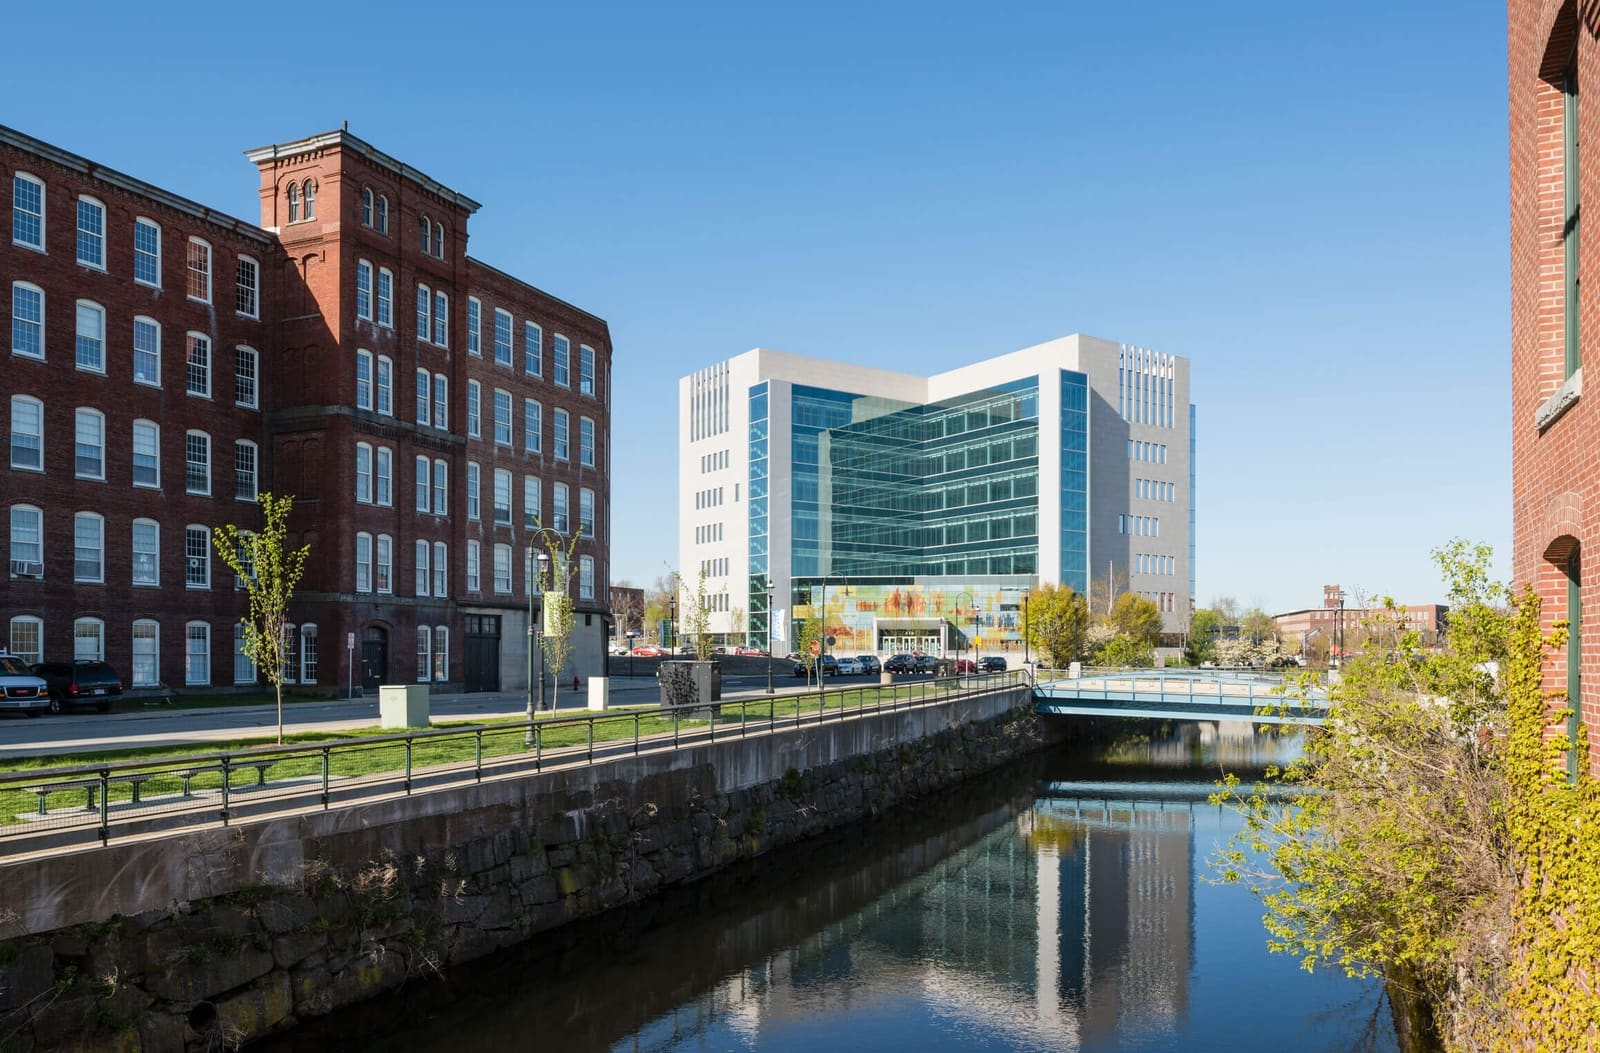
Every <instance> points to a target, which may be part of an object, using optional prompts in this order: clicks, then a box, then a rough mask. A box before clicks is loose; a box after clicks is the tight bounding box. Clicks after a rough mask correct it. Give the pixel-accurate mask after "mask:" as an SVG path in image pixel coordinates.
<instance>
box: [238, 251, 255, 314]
mask: <svg viewBox="0 0 1600 1053" xmlns="http://www.w3.org/2000/svg"><path fill="white" fill-rule="evenodd" d="M233 287H234V296H233V309H234V311H236V312H237V313H239V314H241V315H244V317H246V318H259V317H261V264H259V263H257V262H256V261H255V260H253V259H251V258H250V257H249V256H240V257H239V266H238V267H237V268H236V269H235V271H234V279H233Z"/></svg>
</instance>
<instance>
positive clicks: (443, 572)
mask: <svg viewBox="0 0 1600 1053" xmlns="http://www.w3.org/2000/svg"><path fill="white" fill-rule="evenodd" d="M433 594H434V595H435V596H448V595H450V549H449V547H448V546H447V545H446V544H445V543H444V542H443V541H435V542H434V543H433Z"/></svg>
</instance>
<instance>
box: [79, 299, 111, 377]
mask: <svg viewBox="0 0 1600 1053" xmlns="http://www.w3.org/2000/svg"><path fill="white" fill-rule="evenodd" d="M76 355H77V364H78V368H79V369H82V370H87V371H88V372H90V373H104V372H105V371H106V310H105V308H104V307H101V306H100V305H99V304H97V303H90V302H89V301H88V300H79V301H78V340H77V345H76Z"/></svg>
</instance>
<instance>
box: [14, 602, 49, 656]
mask: <svg viewBox="0 0 1600 1053" xmlns="http://www.w3.org/2000/svg"><path fill="white" fill-rule="evenodd" d="M10 646H11V653H12V654H13V655H15V656H16V658H17V659H18V660H19V661H21V662H22V664H23V665H32V664H33V663H35V662H42V661H44V619H43V618H37V617H34V616H33V615H31V614H19V615H17V616H16V617H15V618H12V619H11V636H10Z"/></svg>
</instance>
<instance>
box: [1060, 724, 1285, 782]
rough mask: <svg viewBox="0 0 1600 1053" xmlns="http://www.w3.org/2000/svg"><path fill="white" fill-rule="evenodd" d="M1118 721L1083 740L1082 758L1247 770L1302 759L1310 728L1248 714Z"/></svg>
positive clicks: (1193, 768)
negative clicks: (1258, 720)
mask: <svg viewBox="0 0 1600 1053" xmlns="http://www.w3.org/2000/svg"><path fill="white" fill-rule="evenodd" d="M1114 724H1115V725H1116V726H1115V729H1114V732H1113V733H1112V734H1108V735H1105V736H1102V737H1100V738H1099V739H1097V740H1090V741H1084V742H1082V743H1081V744H1080V745H1079V746H1078V747H1077V753H1076V758H1077V759H1078V760H1079V761H1081V760H1083V759H1085V758H1093V759H1094V760H1096V761H1100V762H1104V763H1108V764H1117V765H1139V766H1146V767H1152V768H1169V769H1174V770H1182V771H1185V772H1187V773H1188V774H1189V777H1190V778H1193V777H1195V775H1196V774H1197V770H1209V771H1215V772H1218V773H1221V772H1225V771H1226V772H1235V773H1239V774H1245V773H1250V772H1259V771H1263V770H1265V769H1266V768H1267V767H1268V766H1270V765H1275V764H1286V763H1288V762H1289V761H1292V760H1295V759H1297V758H1298V757H1299V756H1300V754H1301V752H1302V748H1301V741H1302V736H1303V735H1304V734H1305V730H1304V729H1303V728H1287V729H1286V728H1285V727H1281V726H1269V725H1255V724H1251V723H1249V722H1248V721H1242V720H1221V721H1217V720H1210V721H1154V720H1121V721H1115V722H1114ZM1108 730H1111V729H1110V728H1109V727H1108Z"/></svg>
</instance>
